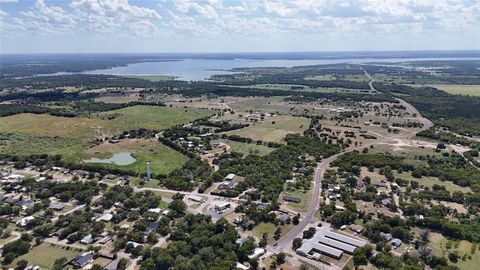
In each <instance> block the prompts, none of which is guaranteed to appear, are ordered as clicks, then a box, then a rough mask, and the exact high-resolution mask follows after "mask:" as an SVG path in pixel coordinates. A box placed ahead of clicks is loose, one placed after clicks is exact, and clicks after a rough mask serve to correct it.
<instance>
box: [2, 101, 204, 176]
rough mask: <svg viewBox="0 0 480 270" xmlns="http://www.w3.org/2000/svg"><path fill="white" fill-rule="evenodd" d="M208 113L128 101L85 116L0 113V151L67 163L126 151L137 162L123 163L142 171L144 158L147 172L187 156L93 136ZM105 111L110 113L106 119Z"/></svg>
mask: <svg viewBox="0 0 480 270" xmlns="http://www.w3.org/2000/svg"><path fill="white" fill-rule="evenodd" d="M211 114H212V113H211V112H210V111H208V110H202V109H191V108H190V109H183V108H169V107H160V106H132V107H127V108H124V109H120V110H114V111H108V112H104V113H100V114H97V115H95V116H93V117H91V118H82V117H74V118H68V117H57V116H51V115H46V114H18V115H12V116H7V117H2V118H0V151H1V152H2V153H6V154H12V155H30V154H60V155H62V157H63V159H64V160H66V161H70V162H79V161H81V160H84V159H87V158H89V157H98V158H105V157H109V156H111V155H112V154H115V153H118V152H131V153H132V155H134V157H135V158H136V159H137V161H136V162H135V163H133V164H131V165H126V166H122V167H123V168H125V169H128V170H134V171H137V172H144V171H145V162H146V161H147V160H150V161H151V162H152V172H154V173H162V174H163V173H168V172H170V171H172V170H174V169H176V168H179V167H181V166H182V164H183V163H184V162H185V161H186V160H187V158H186V157H184V156H183V155H181V154H180V153H178V152H176V151H173V150H171V149H170V148H167V147H165V146H163V145H161V144H159V143H157V142H155V143H153V142H148V141H138V140H122V141H121V142H120V143H118V144H105V145H95V143H94V142H93V140H94V139H95V138H97V137H103V136H111V135H114V134H119V133H121V132H122V131H125V130H132V129H138V128H146V129H156V130H161V129H165V128H168V127H171V126H174V125H178V124H182V123H187V122H190V121H192V120H194V119H197V118H201V117H204V116H209V115H211ZM107 115H109V116H115V117H114V118H113V119H112V120H108V119H107V117H106V116H107ZM102 166H116V165H109V164H102Z"/></svg>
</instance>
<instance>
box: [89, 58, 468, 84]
mask: <svg viewBox="0 0 480 270" xmlns="http://www.w3.org/2000/svg"><path fill="white" fill-rule="evenodd" d="M462 59H463V60H473V58H446V57H445V58H438V57H437V58H433V57H432V58H343V59H315V60H282V59H275V60H274V59H264V60H257V59H198V58H197V59H180V60H177V61H164V62H143V63H135V64H129V65H128V66H123V67H114V68H110V69H101V70H91V71H86V72H83V73H85V74H111V75H168V76H175V77H176V78H177V79H179V80H186V81H200V80H206V79H208V78H210V76H212V75H214V74H231V73H232V72H231V71H230V70H231V69H233V68H252V67H293V66H311V65H328V64H340V63H349V64H362V63H372V62H376V63H380V62H382V63H394V62H406V61H424V60H462Z"/></svg>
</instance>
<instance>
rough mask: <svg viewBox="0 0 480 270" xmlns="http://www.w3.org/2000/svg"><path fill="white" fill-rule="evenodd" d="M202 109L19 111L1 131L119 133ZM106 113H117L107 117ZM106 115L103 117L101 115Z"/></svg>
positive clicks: (158, 125)
mask: <svg viewBox="0 0 480 270" xmlns="http://www.w3.org/2000/svg"><path fill="white" fill-rule="evenodd" d="M211 114H212V113H211V112H210V111H208V110H201V109H192V108H189V109H180V108H169V107H160V106H143V105H142V106H132V107H127V108H123V109H119V110H113V111H107V112H103V113H100V114H98V115H96V116H98V117H93V118H82V117H74V118H71V117H57V116H51V115H47V114H29V113H25V114H17V115H12V116H7V117H2V118H1V121H0V132H18V133H26V134H29V135H35V136H50V137H53V136H59V137H72V138H82V139H83V138H89V139H93V137H94V135H95V134H96V133H107V134H110V135H112V134H117V133H119V132H122V131H124V130H130V129H138V128H146V129H157V130H160V129H164V128H167V127H171V126H174V125H178V124H182V123H187V122H190V121H192V120H195V119H198V118H202V117H205V116H209V115H211ZM106 116H116V117H114V119H112V120H107V117H106ZM102 118H103V119H102Z"/></svg>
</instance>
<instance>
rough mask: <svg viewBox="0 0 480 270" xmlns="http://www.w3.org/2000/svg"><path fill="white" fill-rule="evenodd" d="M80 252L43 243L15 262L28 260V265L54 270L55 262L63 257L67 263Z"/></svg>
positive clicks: (44, 269)
mask: <svg viewBox="0 0 480 270" xmlns="http://www.w3.org/2000/svg"><path fill="white" fill-rule="evenodd" d="M79 254H80V252H79V251H77V250H74V249H69V250H67V249H66V248H65V247H60V246H53V245H52V244H50V243H42V244H41V245H39V246H37V247H34V248H33V249H32V250H30V251H29V252H28V253H27V254H25V255H22V256H20V257H19V258H17V259H16V260H15V261H16V262H17V261H18V260H22V259H23V260H27V261H28V265H38V266H40V268H41V269H42V270H48V269H52V266H53V264H54V263H55V260H57V259H60V258H62V257H65V258H67V261H70V260H72V259H74V258H75V257H76V256H77V255H79Z"/></svg>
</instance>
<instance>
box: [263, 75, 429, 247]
mask: <svg viewBox="0 0 480 270" xmlns="http://www.w3.org/2000/svg"><path fill="white" fill-rule="evenodd" d="M362 69H363V68H362ZM364 71H365V75H366V76H367V77H369V78H370V79H371V80H370V83H369V85H370V86H371V87H372V90H374V91H377V90H376V89H375V88H373V78H372V77H371V76H370V75H369V74H368V73H367V71H366V70H365V69H364ZM397 100H398V101H399V102H400V104H402V105H403V106H405V107H406V108H407V110H409V111H410V112H411V113H416V114H417V116H416V118H417V119H418V120H419V121H421V122H422V123H423V124H424V126H423V127H422V130H425V129H428V128H430V127H432V126H433V123H432V121H430V120H428V119H426V118H424V117H423V116H422V115H421V114H420V112H419V111H418V110H417V109H416V108H415V107H413V106H412V105H411V104H409V103H408V102H406V101H404V100H402V99H399V98H397ZM398 137H399V136H398V135H396V134H392V135H391V137H383V138H382V139H380V140H377V141H375V142H372V143H369V144H366V145H362V146H359V147H356V148H349V149H346V150H345V151H342V152H340V153H338V154H336V155H333V156H331V157H329V158H326V159H324V160H323V161H322V162H321V163H319V164H318V166H317V169H316V171H315V183H314V186H313V194H312V198H311V200H310V202H309V205H308V209H307V212H306V213H305V216H303V218H302V220H301V221H300V223H299V224H298V225H297V226H295V227H294V228H293V229H291V230H290V231H289V232H288V233H286V234H285V235H284V236H283V237H281V238H280V239H279V240H278V241H277V243H276V244H275V245H269V246H267V250H268V251H269V252H273V253H276V252H280V251H283V250H285V248H289V247H290V246H291V244H292V241H293V239H295V238H296V237H299V235H300V234H301V233H302V232H303V231H304V230H305V228H306V227H307V226H308V224H310V223H313V222H314V221H315V218H314V214H315V211H316V210H317V208H318V207H319V201H320V193H321V188H322V185H321V181H322V178H323V175H324V173H325V171H326V169H327V168H328V167H329V166H330V163H331V162H332V161H334V160H335V159H336V158H337V157H338V156H340V155H342V154H344V153H347V152H350V151H354V150H361V149H363V148H368V147H370V146H372V145H377V144H383V143H387V142H388V141H391V140H393V139H397V138H398Z"/></svg>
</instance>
